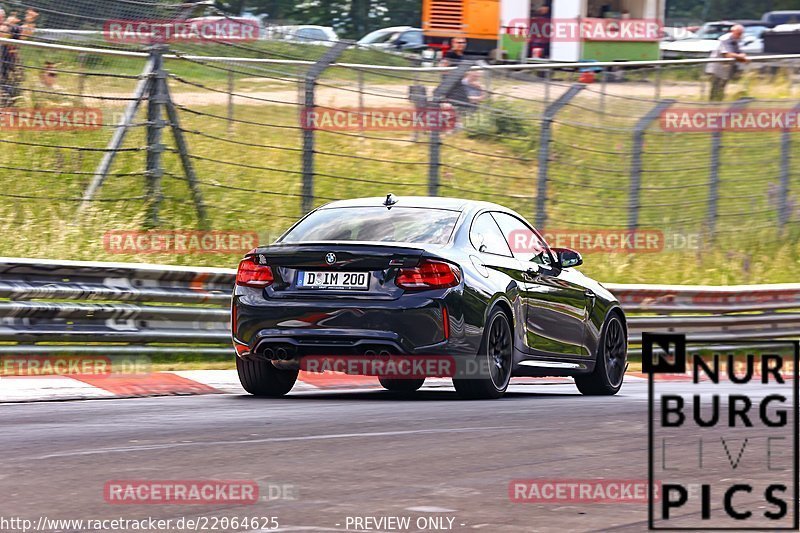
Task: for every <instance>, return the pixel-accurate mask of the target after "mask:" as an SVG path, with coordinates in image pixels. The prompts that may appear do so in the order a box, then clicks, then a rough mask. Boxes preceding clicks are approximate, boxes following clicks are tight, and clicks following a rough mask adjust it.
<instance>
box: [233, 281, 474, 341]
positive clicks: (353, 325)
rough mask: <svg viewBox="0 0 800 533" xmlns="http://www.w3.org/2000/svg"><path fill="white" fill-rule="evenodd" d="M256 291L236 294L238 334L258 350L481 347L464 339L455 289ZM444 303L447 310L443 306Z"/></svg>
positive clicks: (239, 339) (235, 326)
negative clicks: (326, 294)
mask: <svg viewBox="0 0 800 533" xmlns="http://www.w3.org/2000/svg"><path fill="white" fill-rule="evenodd" d="M257 292H258V294H255V293H237V294H234V297H233V306H234V312H233V317H234V323H233V333H234V334H233V336H234V340H235V342H236V343H240V344H242V345H246V346H247V347H248V350H247V351H249V352H251V353H252V354H255V355H263V354H264V353H265V352H266V353H269V352H268V350H272V351H273V352H274V351H276V350H277V349H278V348H283V349H284V350H286V351H287V352H290V353H292V354H293V355H295V356H303V355H361V354H364V353H366V352H368V351H373V352H375V353H380V352H382V351H387V352H389V353H392V354H419V355H427V354H431V355H434V354H436V355H439V354H442V355H445V354H446V355H454V354H453V353H452V352H453V351H455V347H460V350H458V351H463V353H465V354H468V353H472V354H475V353H476V351H475V349H474V348H471V347H470V346H469V345H470V344H471V343H469V342H465V339H463V335H464V331H465V328H464V327H463V318H459V317H460V316H463V313H461V312H460V307H461V306H460V297H458V295H457V294H456V293H453V292H447V293H445V294H436V296H443V298H436V297H432V296H433V295H431V296H427V295H423V294H417V295H406V296H404V297H403V298H402V303H401V300H400V299H398V300H382V301H376V300H368V301H367V300H360V301H359V300H351V299H341V300H330V301H321V300H313V301H304V300H288V299H287V300H277V299H276V300H265V299H264V298H263V297H262V296H261V294H260V291H257ZM251 302H252V303H251ZM445 305H446V306H447V313H444V312H443V309H444V307H445ZM445 317H447V318H448V323H449V338H446V335H445V325H444V320H445ZM459 326H460V327H459ZM237 351H238V350H237ZM242 351H243V350H242ZM242 351H240V354H241V353H242Z"/></svg>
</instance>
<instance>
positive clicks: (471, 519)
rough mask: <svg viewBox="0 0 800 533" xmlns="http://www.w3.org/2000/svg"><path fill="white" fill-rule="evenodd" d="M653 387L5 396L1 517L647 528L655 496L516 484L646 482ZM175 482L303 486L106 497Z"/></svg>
mask: <svg viewBox="0 0 800 533" xmlns="http://www.w3.org/2000/svg"><path fill="white" fill-rule="evenodd" d="M673 385H674V386H675V387H680V385H679V384H673ZM646 392H647V383H646V382H645V381H635V382H630V383H626V384H625V385H624V386H623V389H622V391H621V393H620V394H619V395H618V396H615V397H602V398H598V397H584V396H581V395H579V394H578V393H577V390H576V389H575V387H574V386H573V385H572V384H566V383H565V384H551V385H542V384H536V385H527V384H525V385H513V386H512V387H511V388H510V392H509V393H508V394H507V395H506V397H505V398H503V399H501V400H497V401H462V400H458V399H457V397H456V395H455V392H454V391H453V390H452V389H451V388H440V389H435V390H423V391H421V392H419V393H417V394H415V395H413V396H399V395H396V394H393V393H390V392H386V391H377V390H376V391H336V392H329V391H323V392H301V393H293V394H292V395H290V396H289V397H287V398H283V399H258V398H254V397H250V396H246V395H244V394H242V395H238V394H219V395H207V396H186V397H161V398H140V399H112V400H89V401H71V402H44V403H28V404H7V405H2V406H0V417H2V420H3V429H2V432H0V449H2V453H3V458H4V460H3V469H2V472H0V494H2V501H1V502H0V507H2V512H0V515H4V516H9V515H15V516H19V517H29V518H32V519H34V520H35V519H38V517H40V516H42V515H46V516H47V517H48V518H75V519H99V518H114V517H128V518H137V519H141V518H145V517H158V518H179V517H199V516H206V517H222V516H228V517H236V516H238V517H245V516H274V517H276V518H277V520H278V522H279V524H280V529H279V530H280V531H346V530H351V531H352V530H355V529H354V527H353V525H352V524H351V525H349V527H348V522H347V520H348V517H351V520H352V517H375V518H378V517H386V516H394V517H402V516H409V517H411V519H412V524H413V523H414V520H416V519H417V518H418V517H443V518H447V517H449V518H451V519H453V521H452V526H451V529H449V530H452V531H474V530H481V531H512V532H513V531H595V530H600V529H603V530H614V531H643V530H646V528H647V522H646V521H647V505H646V504H645V503H626V504H618V503H588V504H587V503H582V504H538V503H537V504H531V503H514V502H512V501H511V500H510V498H509V482H510V481H511V480H513V479H520V478H539V479H590V478H591V479H594V478H606V479H630V480H646V479H647V396H646ZM165 479H173V480H175V479H178V480H193V479H194V480H197V479H220V480H231V479H251V480H256V481H257V482H258V483H259V484H270V485H272V486H290V487H292V492H293V494H292V495H291V497H292V499H289V498H284V499H276V500H271V501H266V502H257V503H255V504H252V505H241V504H237V505H230V504H227V505H226V504H215V505H175V504H173V505H164V504H161V505H142V504H136V505H111V504H109V503H107V502H106V501H105V500H104V484H105V483H106V482H108V481H109V480H165ZM742 501H746V499H745V500H742ZM443 523H444V524H445V525H446V524H447V523H448V522H447V520H446V519H444V520H443ZM227 530H230V531H233V529H226V531H227ZM361 530H364V529H361ZM370 530H373V531H375V530H380V531H391V530H392V529H389V528H386V529H370ZM417 530H419V529H416V528H414V527H412V528H411V529H410V531H417ZM433 530H435V529H426V531H433ZM445 530H448V529H447V528H445ZM240 531H241V529H240Z"/></svg>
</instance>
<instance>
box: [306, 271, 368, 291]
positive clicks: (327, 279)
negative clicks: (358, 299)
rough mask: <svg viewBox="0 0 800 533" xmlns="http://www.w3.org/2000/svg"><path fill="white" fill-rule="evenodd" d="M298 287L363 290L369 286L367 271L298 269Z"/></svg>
mask: <svg viewBox="0 0 800 533" xmlns="http://www.w3.org/2000/svg"><path fill="white" fill-rule="evenodd" d="M297 288H298V289H340V290H359V291H364V290H367V289H368V288H369V272H331V271H327V272H325V271H323V272H312V271H302V270H301V271H300V272H299V274H298V277H297Z"/></svg>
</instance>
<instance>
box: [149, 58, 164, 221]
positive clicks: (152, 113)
mask: <svg viewBox="0 0 800 533" xmlns="http://www.w3.org/2000/svg"><path fill="white" fill-rule="evenodd" d="M163 53H164V47H163V46H161V45H157V46H154V47H153V49H152V55H153V59H154V62H153V83H151V84H150V91H149V95H148V99H147V167H146V171H145V175H146V176H147V200H148V202H149V205H148V211H149V218H148V225H150V226H151V227H155V226H158V224H159V220H158V211H159V208H160V207H161V200H162V198H163V194H162V192H161V178H162V177H163V175H164V168H163V166H162V164H161V154H163V153H164V145H163V144H161V133H162V130H163V129H164V126H165V125H166V122H165V121H164V119H163V118H162V117H163V115H162V113H161V108H162V107H163V106H164V105H165V104H166V95H165V94H164V89H163V88H164V85H165V84H166V73H165V72H164V61H163V58H162V55H163Z"/></svg>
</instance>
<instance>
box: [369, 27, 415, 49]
mask: <svg viewBox="0 0 800 533" xmlns="http://www.w3.org/2000/svg"><path fill="white" fill-rule="evenodd" d="M358 44H359V45H360V46H369V47H370V48H376V49H379V50H403V51H409V52H415V51H417V50H422V49H424V48H425V43H424V40H423V36H422V29H421V28H414V27H413V26H393V27H391V28H381V29H379V30H375V31H373V32H370V33H368V34H367V35H365V36H364V37H362V38H361V39H359V40H358Z"/></svg>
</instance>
